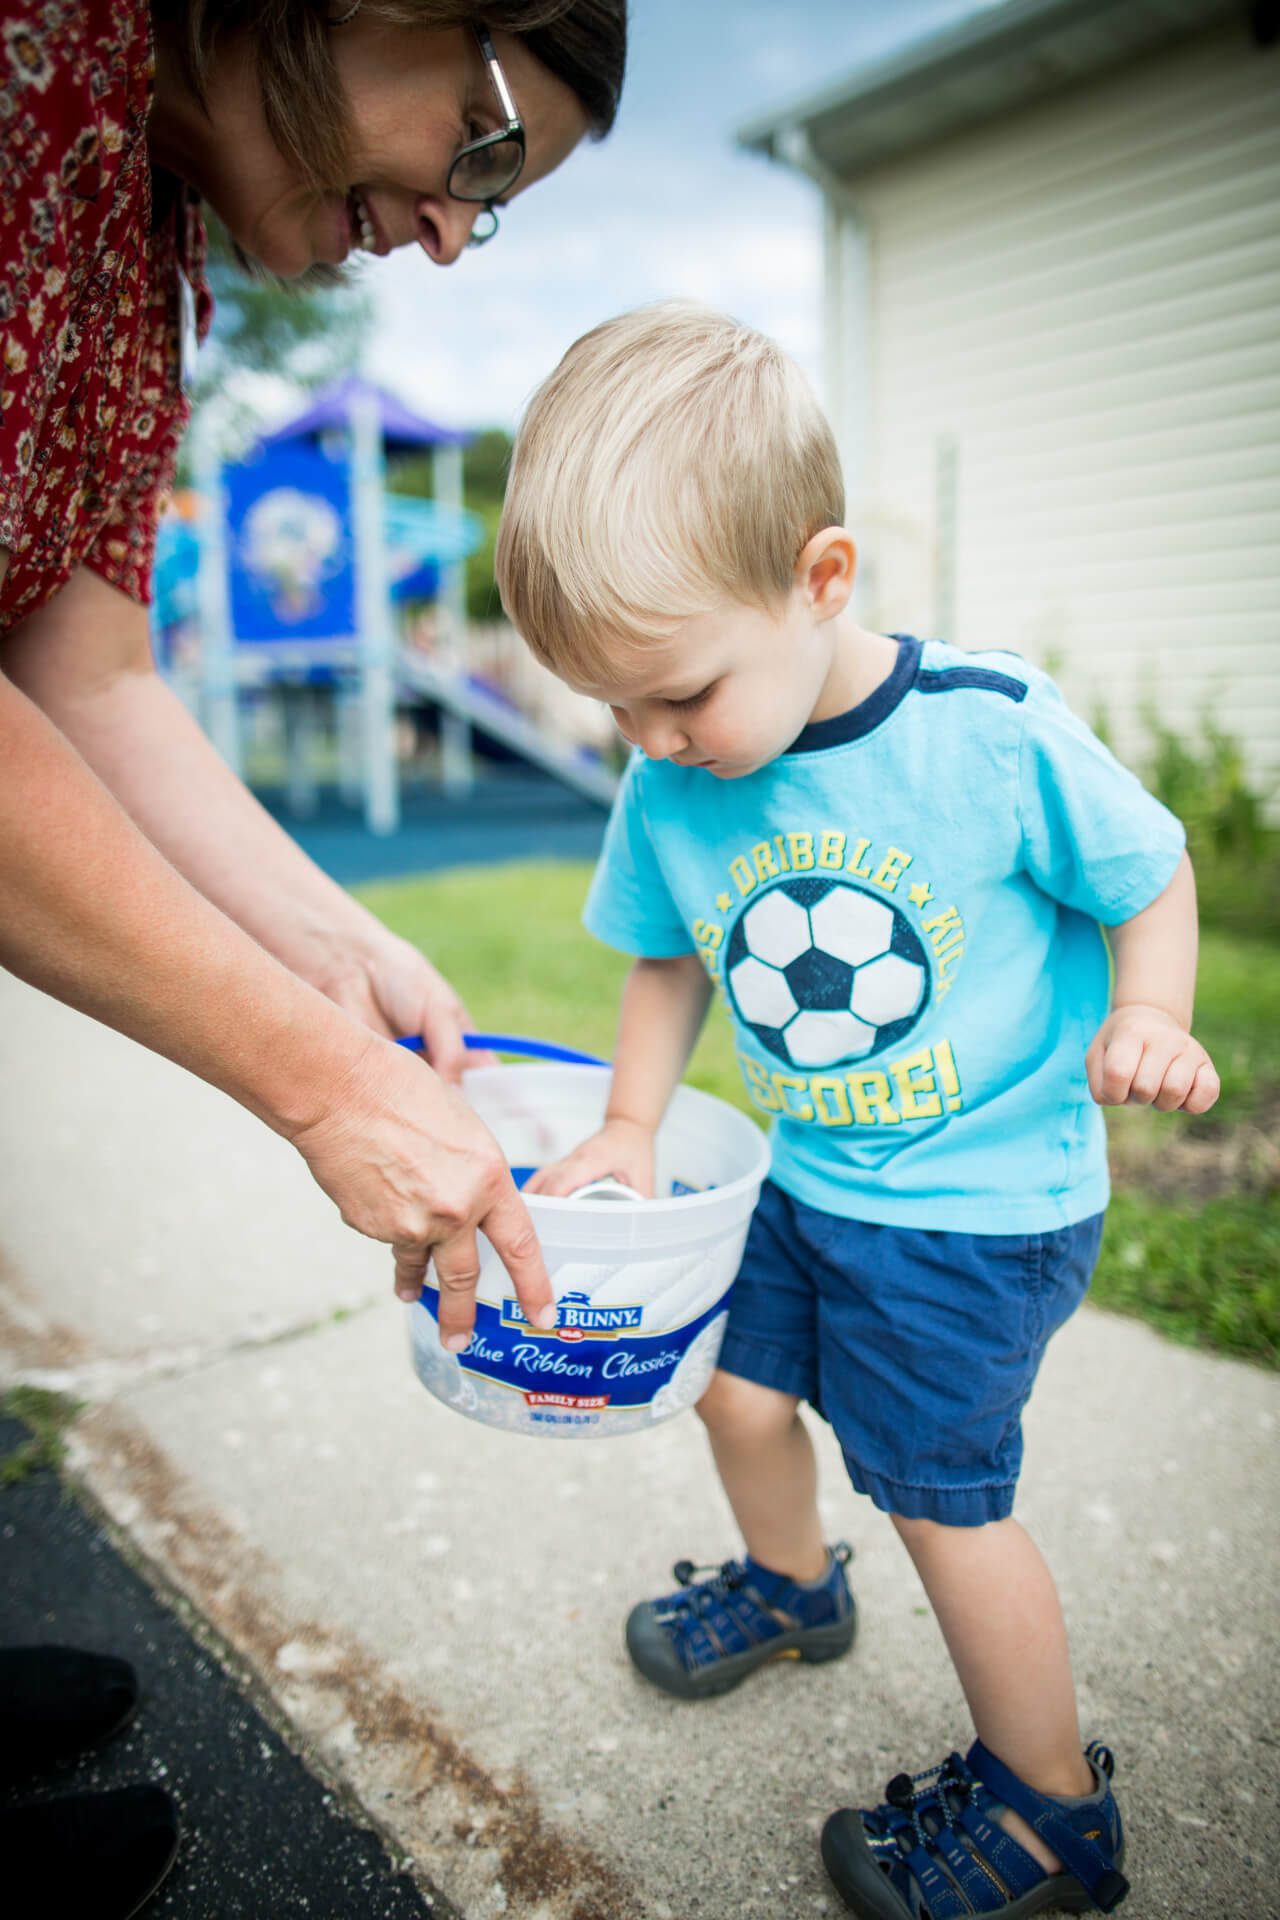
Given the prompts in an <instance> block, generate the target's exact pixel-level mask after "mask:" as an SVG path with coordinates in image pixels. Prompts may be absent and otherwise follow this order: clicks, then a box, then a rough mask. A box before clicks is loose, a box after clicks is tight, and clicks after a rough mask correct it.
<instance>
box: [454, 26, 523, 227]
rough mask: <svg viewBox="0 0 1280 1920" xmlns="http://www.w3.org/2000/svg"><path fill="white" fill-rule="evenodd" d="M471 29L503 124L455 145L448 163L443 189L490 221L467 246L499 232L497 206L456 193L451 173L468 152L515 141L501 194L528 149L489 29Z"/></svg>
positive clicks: (514, 177) (508, 188)
mask: <svg viewBox="0 0 1280 1920" xmlns="http://www.w3.org/2000/svg"><path fill="white" fill-rule="evenodd" d="M471 31H472V33H473V34H474V35H475V37H476V44H477V45H478V47H479V48H480V56H481V58H482V59H483V61H484V63H485V67H486V68H487V70H488V74H489V81H490V84H491V85H492V87H493V90H494V92H495V93H496V94H497V96H498V105H499V106H500V107H501V108H502V111H503V113H504V114H505V115H506V124H505V125H504V126H501V127H499V128H497V129H496V131H495V132H493V133H485V134H481V136H480V138H479V139H478V140H468V141H466V142H465V143H464V145H462V146H460V147H459V148H458V151H457V152H456V153H455V154H454V156H453V159H452V160H451V161H450V162H449V172H448V176H447V178H446V180H445V192H446V193H447V194H448V195H449V198H450V199H451V200H461V201H463V202H464V203H465V204H466V205H468V206H473V207H474V206H479V207H480V208H481V210H482V211H483V212H484V213H486V214H488V216H489V220H490V223H491V224H490V225H489V226H488V227H486V228H484V229H483V230H482V231H479V232H477V230H476V228H475V227H473V228H472V229H471V235H470V238H469V239H468V241H467V245H468V246H469V247H483V246H484V245H485V244H486V243H487V242H488V241H490V240H492V238H493V236H494V234H495V233H496V232H497V231H498V213H497V208H496V207H495V206H494V203H493V199H492V198H488V199H482V198H480V196H479V195H476V194H470V193H458V192H456V191H455V189H454V186H453V177H454V174H455V172H456V171H457V168H458V165H459V163H460V162H461V161H463V160H465V159H466V158H467V156H468V155H469V154H473V153H481V152H483V150H484V149H485V148H486V147H496V146H497V145H499V143H500V142H501V141H504V140H514V141H515V143H516V145H517V146H518V147H519V149H520V164H519V166H518V167H517V168H516V170H515V172H514V173H513V174H512V176H511V178H510V180H509V181H508V182H507V184H506V186H505V187H503V189H502V191H503V193H510V191H511V189H512V187H514V186H515V184H516V181H517V180H518V179H519V178H520V175H521V174H522V173H523V172H524V163H525V159H526V156H527V148H526V145H525V131H524V121H523V120H522V119H521V118H520V114H519V111H518V109H517V107H516V103H515V99H514V97H513V95H512V92H511V88H510V87H509V86H508V85H507V76H506V74H505V73H504V72H503V71H502V66H501V63H500V62H499V59H498V56H497V54H496V53H495V52H494V49H493V41H492V40H491V39H490V37H489V30H488V28H487V27H483V26H477V27H472V29H471ZM478 218H479V215H477V219H478Z"/></svg>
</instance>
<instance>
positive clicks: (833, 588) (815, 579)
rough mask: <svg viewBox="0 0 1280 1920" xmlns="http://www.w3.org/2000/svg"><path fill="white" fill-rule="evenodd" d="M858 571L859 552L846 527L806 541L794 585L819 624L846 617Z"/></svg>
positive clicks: (825, 530) (798, 561)
mask: <svg viewBox="0 0 1280 1920" xmlns="http://www.w3.org/2000/svg"><path fill="white" fill-rule="evenodd" d="M857 571H858V549H857V547H856V546H855V545H854V541H853V536H852V534H850V533H848V532H847V531H846V529H845V528H844V527H824V528H823V530H822V532H821V533H815V534H814V536H813V538H812V540H809V541H806V543H805V545H804V547H803V548H802V550H801V552H800V556H799V558H798V559H797V561H796V571H795V583H796V586H797V587H798V588H799V590H800V591H801V592H802V593H803V594H804V597H805V600H806V602H807V603H808V605H809V606H810V607H811V608H812V609H813V611H814V613H816V614H817V616H818V618H819V619H820V620H830V619H831V618H832V617H833V615H835V614H837V613H843V612H844V610H845V608H846V607H847V606H848V604H849V596H850V594H851V593H852V592H853V582H854V576H855V575H856V573H857Z"/></svg>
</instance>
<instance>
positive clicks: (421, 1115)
mask: <svg viewBox="0 0 1280 1920" xmlns="http://www.w3.org/2000/svg"><path fill="white" fill-rule="evenodd" d="M625 14H626V8H625V0H492V4H490V5H487V6H479V5H474V4H468V3H467V0H363V4H362V3H361V0H355V4H354V5H353V4H351V0H230V4H226V5H216V4H213V3H212V0H156V4H155V5H154V7H152V8H150V9H149V8H148V7H147V5H146V4H145V0H84V4H79V5H77V4H72V3H71V0H46V3H45V4H40V5H37V4H35V3H34V0H28V4H26V5H22V4H19V3H18V0H0V140H2V141H3V171H2V175H0V765H3V769H4V773H3V778H2V779H0V964H3V965H4V966H6V967H8V968H9V969H10V970H11V971H12V972H14V973H16V974H19V975H21V976H22V977H23V978H24V979H26V980H29V981H31V982H33V983H34V984H35V985H36V986H38V987H41V988H43V989H44V990H45V991H46V992H48V993H51V994H53V995H55V996H56V997H58V998H59V999H62V1000H65V1001H66V1002H68V1003H69V1004H70V1005H72V1006H75V1007H78V1008H80V1009H81V1010H82V1011H84V1012H86V1013H88V1014H91V1015H93V1016H94V1017H96V1018H97V1019H100V1020H103V1021H105V1022H107V1023H108V1024H109V1025H111V1026H113V1027H116V1028H118V1029H119V1030H120V1031H121V1032H123V1033H127V1034H129V1035H131V1036H132V1037H133V1038H134V1039H137V1040H139V1041H141V1042H142V1043H143V1044H144V1045H146V1046H149V1047H152V1048H154V1049H155V1050H156V1051H157V1052H160V1053H164V1054H167V1055H168V1056H169V1057H170V1058H171V1059H174V1060H176V1061H178V1062H179V1063H180V1064H181V1065H183V1066H184V1067H187V1068H189V1069H190V1070H191V1071H192V1072H194V1073H197V1074H199V1075H200V1076H201V1077H202V1078H203V1079H206V1080H208V1081H210V1082H211V1083H212V1084H214V1085H215V1086H218V1087H221V1088H223V1089H224V1091H226V1092H227V1093H229V1094H231V1095H232V1096H233V1098H235V1099H236V1100H238V1101H239V1102H240V1103H241V1104H242V1105H243V1106H245V1107H247V1108H248V1109H249V1110H250V1111H251V1112H252V1113H255V1114H257V1115H258V1116H259V1118H260V1119H262V1120H264V1121H265V1122H266V1123H267V1125H268V1126H270V1127H272V1128H273V1129H274V1130H275V1131H276V1132H278V1133H281V1134H283V1135H285V1136H286V1138H288V1139H290V1140H291V1141H292V1142H293V1144H294V1145H295V1146H296V1147H297V1148H298V1150H299V1151H300V1152H301V1153H302V1155H303V1157H304V1158H305V1160H306V1162H307V1164H308V1166H309V1167H310V1169H311V1172H312V1173H313V1175H314V1176H315V1178H316V1180H317V1181H318V1182H319V1184H320V1185H321V1186H322V1187H323V1188H324V1190H325V1191H326V1192H327V1193H328V1194H329V1195H330V1196H331V1198H332V1199H333V1200H334V1201H335V1202H336V1203H337V1205H338V1207H339V1209H340V1210H341V1213H342V1217H343V1219H344V1220H346V1221H347V1222H348V1223H349V1224H350V1225H351V1226H354V1227H356V1228H358V1229H359V1230H360V1231H361V1232H363V1233H366V1234H369V1235H371V1236H372V1237H374V1238H375V1239H379V1240H384V1241H387V1242H389V1243H390V1244H391V1246H392V1247H393V1249H394V1254H395V1287H396V1292H397V1293H398V1294H399V1295H400V1296H401V1297H402V1298H404V1299H413V1298H415V1297H416V1295H417V1293H418V1291H419V1289H420V1287H421V1284H422V1281H423V1278H424V1275H425V1273H426V1269H427V1264H428V1260H431V1261H433V1262H434V1265H435V1269H436V1277H437V1280H438V1282H439V1285H440V1290H441V1307H440V1332H441V1338H442V1339H443V1340H444V1343H445V1345H446V1346H448V1347H449V1348H451V1349H452V1350H454V1351H457V1350H459V1349H461V1348H462V1347H463V1346H465V1344H466V1341H467V1337H468V1334H469V1331H470V1328H471V1326H472V1324H473V1319H474V1290H475V1281H476V1274H477V1264H478V1258H477V1249H476V1233H477V1231H478V1230H480V1229H483V1231H484V1232H485V1234H486V1235H487V1236H488V1238H489V1239H490V1240H491V1241H492V1242H493V1244H494V1246H495V1247H496V1248H497V1249H498V1251H499V1253H500V1254H501V1256H502V1258H503V1259H504V1261H505V1262H506V1265H507V1267H508V1269H509V1271H510V1273H511V1276H512V1279H513V1281H514V1283H515V1288H516V1292H517V1294H518V1295H519V1298H520V1300H521V1302H522V1305H523V1307H524V1309H525V1311H526V1312H527V1313H528V1314H529V1315H530V1316H531V1317H532V1318H533V1319H534V1321H535V1322H536V1323H537V1324H539V1325H549V1324H553V1323H554V1307H553V1305H552V1297H551V1289H550V1285H549V1282H548V1279H547V1276H546V1272H545V1269H544V1267H543V1264H542V1260H541V1257H540V1255H539V1252H538V1248H537V1243H536V1240H535V1238H534V1235H533V1231H532V1227H531V1225H530V1222H529V1218H528V1215H527V1213H526V1211H525V1208H524V1205H523V1203H522V1202H521V1200H520V1198H519V1196H518V1195H517V1193H516V1191H515V1188H514V1186H513V1185H512V1182H511V1179H510V1175H509V1173H508V1171H507V1168H506V1166H505V1164H504V1161H503V1157H502V1155H501V1153H500V1151H499V1149H498V1147H497V1145H496V1143H495V1142H494V1141H493V1139H492V1138H491V1137H490V1136H489V1134H488V1133H487V1132H486V1130H485V1129H484V1128H483V1127H482V1126H481V1125H480V1124H479V1122H478V1121H477V1120H476V1119H475V1118H474V1116H473V1115H472V1114H471V1112H470V1110H469V1108H468V1107H467V1106H466V1105H465V1103H464V1102H463V1100H462V1098H461V1096H460V1094H459V1093H458V1092H457V1091H456V1089H455V1088H454V1087H452V1086H450V1085H449V1084H448V1082H449V1081H450V1080H456V1078H457V1076H458V1073H459V1071H460V1068H461V1064H462V1060H463V1049H462V1041H461V1035H462V1032H463V1029H464V1028H465V1027H466V1025H467V1018H466V1014H465V1011H464V1009H463V1007H462V1005H461V1003H460V1002H459V1000H458V998H457V996H456V995H455V994H454V992H453V991H452V989H451V988H450V987H449V986H448V984H447V983H446V982H445V981H444V980H443V979H442V978H441V977H440V975H439V974H437V973H436V972H435V971H434V969H433V968H432V967H431V966H430V965H429V964H428V963H427V962H426V961H425V960H424V959H423V958H422V956H421V955H420V954H418V953H417V952H416V951H415V950H414V949H412V948H411V947H409V946H408V945H407V944H406V943H404V942H403V941H400V940H398V939H396V938H394V937H393V936H392V935H391V934H389V933H388V932H387V930H386V929H385V928H384V927H382V926H381V925H380V924H379V923H378V922H377V921H376V920H374V919H373V918H372V917H371V916H370V915H369V914H367V913H366V912H365V911H364V910H363V909H362V908H360V907H358V906H357V905H356V904H355V903H354V902H353V901H352V900H351V899H350V898H349V896H348V895H346V894H345V893H344V892H343V891H342V890H341V889H340V888H338V887H337V886H335V885H334V884H333V883H332V882H331V881H329V880H328V879H327V878H326V877H325V875H323V874H322V873H321V872H320V871H319V869H318V868H316V867H314V866H313V865H312V864H311V863H310V862H309V861H308V860H307V859H306V858H305V856H303V855H302V854H301V853H300V852H299V850H298V849H297V848H296V846H295V845H294V844H293V842H292V841H291V840H290V839H289V838H288V837H287V836H286V835H285V834H283V833H282V832H281V831H280V830H279V829H278V828H277V827H276V826H275V824H274V823H273V822H272V821H271V819H270V818H269V816H268V815H267V814H265V813H264V812H263V811H262V809H261V808H260V807H259V806H258V805H257V803H256V802H255V801H254V800H253V798H252V797H251V796H250V794H249V793H248V792H247V790H246V789H245V788H243V787H242V786H241V785H240V784H239V783H238V782H237V781H236V780H235V779H234V778H233V776H232V775H231V774H230V773H229V771H228V770H227V768H226V767H225V766H224V765H223V763H222V762H221V761H220V760H219V759H218V758H217V756H216V755H215V754H214V752H213V751H212V749H211V748H210V746H209V745H208V743H207V742H206V740H205V738H204V736H203V735H202V734H201V733H200V732H199V730H198V729H197V728H196V727H195V726H194V725H193V724H192V722H191V721H190V720H189V719H188V717H187V715H186V714H185V712H184V711H183V710H182V708H181V706H180V705H179V704H178V702H177V701H176V700H175V699H174V698H173V696H172V695H171V694H170V692H169V691H168V690H167V689H166V687H165V686H164V685H163V684H162V682H161V681H160V680H159V678H158V677H157V675H156V673H155V671H154V668H153V665H152V660H151V654H150V647H149V643H148V631H147V617H146V610H145V602H146V601H147V599H148V598H149V580H150V570H151V559H152V549H153V544H154V536H155V521H156V515H157V511H158V506H159V501H160V499H161V497H162V495H163V493H164V492H165V490H166V489H167V488H168V486H169V485H170V483H171V480H172V475H173V466H174V460H175V455H176V449H177V443H178V439H179V437H180V434H181V432H182V428H183V426H184V424H185V422H186V418H187V412H188V408H187V403H186V400H185V397H184V395H183V393H182V388H181V381H180V368H179V341H180V337H181V308H182V304H183V302H184V300H185V301H186V302H188V303H189V304H193V305H194V309H195V317H196V320H197V323H198V326H199V328H200V330H201V331H203V330H206V329H207V327H208V323H209V318H210V303H209V299H208V294H207V290H206V289H205V285H204V280H203V275H202V258H203V231H202V228H201V225H200V218H199V202H200V200H201V199H204V200H207V201H208V203H209V204H210V205H211V206H212V207H213V208H214V210H215V211H216V212H217V213H218V215H219V216H220V217H221V219H222V220H223V222H224V224H225V225H226V227H227V229H228V231H229V233H230V234H231V237H232V239H233V241H234V243H235V245H236V247H237V249H238V250H239V252H240V253H241V255H242V256H243V257H244V259H245V260H246V261H247V262H251V263H255V264H256V265H257V267H258V268H259V269H261V270H263V271H265V272H268V273H270V274H274V275H278V276H280V277H282V278H286V279H302V280H305V279H306V278H307V277H308V276H315V275H317V274H320V275H328V276H330V277H332V274H333V272H334V270H335V269H338V268H340V267H341V266H342V264H343V262H344V261H345V260H347V259H349V258H350V257H351V255H352V254H354V253H357V252H360V251H365V252H373V253H377V254H385V253H388V252H390V251H391V250H392V248H394V247H401V246H407V245H410V244H413V243H416V244H417V245H419V246H420V247H421V248H422V249H423V251H424V252H425V253H426V254H427V255H428V256H429V257H430V259H431V260H432V261H434V262H435V263H436V264H437V265H439V266H448V265H450V264H452V262H453V261H455V260H456V259H457V258H458V256H459V254H460V253H461V252H462V250H463V248H464V247H465V246H466V245H467V243H468V241H469V240H472V239H475V240H480V239H483V238H488V237H491V235H492V232H493V231H494V229H495V228H496V224H497V218H498V213H497V209H498V208H501V207H505V206H506V205H507V204H508V203H509V202H510V201H511V200H512V199H514V198H515V197H516V196H517V195H518V194H520V193H522V192H523V191H524V190H525V188H526V187H528V186H531V185H533V184H535V183H536V182H537V181H538V180H539V179H541V178H542V177H543V176H544V175H545V174H547V173H550V172H551V171H552V170H553V169H554V168H555V167H557V166H558V165H559V164H560V163H561V161H562V160H564V159H565V158H566V156H567V155H568V154H569V153H570V152H571V151H572V150H573V148H574V147H575V146H577V144H578V143H579V142H580V140H582V138H583V137H584V136H585V135H586V134H588V133H590V134H593V135H595V136H596V137H600V136H602V135H603V134H604V133H605V132H607V131H608V129H609V127H610V125H611V124H612V120H613V116H614V113H615V111H616V106H617V99H618V93H619V89H620V86H621V80H622V70H623V64H624V58H625V39H626V20H625ZM409 1032H412V1033H416V1034H421V1035H422V1037H423V1039H424V1040H425V1042H426V1045H427V1049H428V1051H429V1053H430V1056H431V1059H432V1061H433V1063H434V1066H435V1069H436V1071H435V1072H431V1071H429V1070H424V1068H423V1066H422V1064H421V1063H420V1062H419V1061H417V1060H415V1059H413V1058H411V1057H410V1056H409V1055H408V1054H407V1053H406V1052H405V1051H404V1050H403V1049H402V1048H398V1047H396V1046H394V1045H393V1044H391V1040H390V1036H392V1035H395V1034H398V1033H409ZM59 1684H62V1683H61V1682H59ZM86 1684H87V1683H86ZM28 1704H29V1703H28ZM2 1707H3V1701H2V1700H0V1709H2ZM90 1717H92V1716H90ZM92 1894H93V1897H92V1898H91V1899H90V1901H89V1906H88V1908H87V1909H86V1910H92V1911H93V1912H95V1913H104V1912H106V1911H107V1910H108V1908H107V1907H106V1906H105V1905H104V1904H103V1893H102V1887H101V1885H100V1883H99V1882H98V1881H97V1880H95V1881H94V1882H93V1884H92Z"/></svg>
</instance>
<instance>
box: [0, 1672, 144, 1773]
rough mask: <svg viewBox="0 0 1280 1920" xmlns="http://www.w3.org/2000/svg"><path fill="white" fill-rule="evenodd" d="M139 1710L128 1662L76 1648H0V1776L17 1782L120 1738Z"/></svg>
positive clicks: (133, 1678)
mask: <svg viewBox="0 0 1280 1920" xmlns="http://www.w3.org/2000/svg"><path fill="white" fill-rule="evenodd" d="M137 1705H138V1676H137V1674H136V1673H135V1672H134V1670H133V1668H132V1667H131V1666H130V1665H129V1662H128V1661H127V1660H118V1659H116V1657H115V1655H114V1654H109V1653H82V1652H80V1651H79V1650H78V1649H77V1648H75V1647H0V1775H2V1776H3V1777H5V1778H7V1779H11V1780H12V1779H16V1778H19V1777H20V1776H21V1775H23V1774H27V1773H32V1772H35V1771H36V1770H38V1769H39V1768H41V1767H45V1766H48V1765H49V1764H50V1763H51V1762H54V1761H58V1760H70V1759H73V1758H74V1757H75V1755H76V1754H78V1753H83V1752H84V1750H85V1748H86V1747H94V1746H97V1744H98V1742H99V1741H101V1740H106V1739H109V1738H110V1736H111V1735H112V1734H113V1733H118V1732H119V1731H120V1729H121V1727H123V1726H125V1725H126V1724H127V1722H128V1721H129V1720H131V1719H132V1718H133V1715H134V1713H135V1711H136V1709H137Z"/></svg>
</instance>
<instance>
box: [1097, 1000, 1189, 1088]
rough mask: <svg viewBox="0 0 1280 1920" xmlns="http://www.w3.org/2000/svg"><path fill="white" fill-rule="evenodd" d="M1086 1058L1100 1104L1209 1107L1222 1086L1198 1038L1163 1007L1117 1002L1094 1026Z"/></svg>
mask: <svg viewBox="0 0 1280 1920" xmlns="http://www.w3.org/2000/svg"><path fill="white" fill-rule="evenodd" d="M1084 1064H1085V1072H1086V1073H1087V1074H1088V1076H1089V1091H1090V1093H1091V1094H1092V1095H1093V1097H1094V1099H1095V1100H1096V1101H1097V1102H1098V1105H1099V1106H1100V1107H1122V1106H1125V1105H1128V1106H1133V1107H1158V1108H1159V1109H1160V1111H1161V1113H1174V1112H1177V1111H1178V1110H1179V1109H1181V1110H1182V1111H1183V1112H1184V1113H1207V1112H1208V1111H1209V1108H1210V1107H1211V1106H1212V1105H1213V1103H1214V1101H1215V1100H1216V1099H1217V1097H1218V1094H1219V1092H1220V1091H1221V1087H1220V1084H1219V1081H1218V1076H1217V1073H1216V1072H1215V1070H1214V1065H1213V1062H1212V1060H1211V1059H1210V1058H1209V1056H1208V1054H1207V1053H1206V1052H1205V1050H1204V1048H1203V1047H1202V1046H1201V1045H1200V1042H1199V1041H1198V1040H1195V1039H1193V1038H1192V1036H1191V1035H1190V1034H1189V1033H1188V1032H1187V1030H1186V1028H1185V1027H1183V1026H1182V1025H1180V1023H1179V1022H1178V1021H1177V1020H1175V1019H1174V1017H1173V1015H1172V1014H1171V1013H1166V1012H1165V1011H1164V1009H1163V1008H1161V1007H1148V1006H1141V1005H1130V1006H1124V1007H1117V1008H1116V1010H1115V1012H1114V1013H1112V1014H1109V1015H1108V1017H1107V1018H1106V1019H1105V1020H1104V1021H1103V1023H1102V1025H1101V1026H1100V1027H1099V1028H1098V1031H1097V1033H1096V1034H1095V1036H1094V1039H1093V1044H1092V1045H1091V1046H1090V1048H1089V1051H1088V1053H1087V1054H1086V1055H1085V1060H1084Z"/></svg>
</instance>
